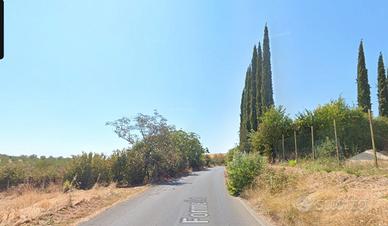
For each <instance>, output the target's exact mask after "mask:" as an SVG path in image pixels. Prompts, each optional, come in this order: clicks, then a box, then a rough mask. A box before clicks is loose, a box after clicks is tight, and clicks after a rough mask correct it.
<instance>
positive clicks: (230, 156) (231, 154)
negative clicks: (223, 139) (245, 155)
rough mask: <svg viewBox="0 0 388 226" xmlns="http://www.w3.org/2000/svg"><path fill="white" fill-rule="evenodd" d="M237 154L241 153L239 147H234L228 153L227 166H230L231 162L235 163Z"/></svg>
mask: <svg viewBox="0 0 388 226" xmlns="http://www.w3.org/2000/svg"><path fill="white" fill-rule="evenodd" d="M237 153H240V149H239V147H234V148H232V149H230V150H229V151H228V152H227V153H226V156H225V161H226V164H227V165H228V164H229V163H230V162H232V161H233V157H234V156H235V155H236V154H237Z"/></svg>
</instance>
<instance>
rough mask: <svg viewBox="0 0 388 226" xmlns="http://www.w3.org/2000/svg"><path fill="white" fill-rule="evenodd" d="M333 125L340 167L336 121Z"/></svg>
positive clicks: (338, 159)
mask: <svg viewBox="0 0 388 226" xmlns="http://www.w3.org/2000/svg"><path fill="white" fill-rule="evenodd" d="M333 123H334V136H335V149H336V151H337V161H338V165H339V164H340V157H339V150H338V137H337V125H336V123H335V119H334V120H333Z"/></svg>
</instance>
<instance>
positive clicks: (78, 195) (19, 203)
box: [0, 184, 147, 226]
mask: <svg viewBox="0 0 388 226" xmlns="http://www.w3.org/2000/svg"><path fill="white" fill-rule="evenodd" d="M146 188H147V186H140V187H132V188H116V186H115V185H114V184H112V185H111V186H109V187H98V186H97V187H94V188H92V189H90V190H72V191H70V192H67V193H63V192H62V189H61V187H60V186H51V187H49V188H48V189H45V190H44V191H41V190H38V189H35V188H28V187H19V188H14V189H10V190H9V191H7V192H2V193H0V225H1V226H3V225H53V224H54V225H74V224H76V223H77V222H79V221H82V220H83V219H85V218H86V219H87V218H89V217H91V216H94V215H95V214H97V213H99V212H101V211H102V210H104V209H106V208H108V207H110V206H112V205H114V204H115V203H117V202H120V201H123V200H126V199H128V198H130V197H132V196H134V195H136V194H139V193H141V192H143V191H145V190H146Z"/></svg>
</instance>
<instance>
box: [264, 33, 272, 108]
mask: <svg viewBox="0 0 388 226" xmlns="http://www.w3.org/2000/svg"><path fill="white" fill-rule="evenodd" d="M261 99H262V109H263V110H265V109H267V108H269V107H270V106H272V105H274V100H273V90H272V71H271V52H270V47H269V35H268V27H267V25H265V28H264V39H263V74H262V83H261Z"/></svg>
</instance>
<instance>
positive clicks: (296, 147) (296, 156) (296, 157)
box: [294, 129, 298, 162]
mask: <svg viewBox="0 0 388 226" xmlns="http://www.w3.org/2000/svg"><path fill="white" fill-rule="evenodd" d="M294 143H295V161H296V162H298V144H297V143H296V130H295V129H294Z"/></svg>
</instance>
